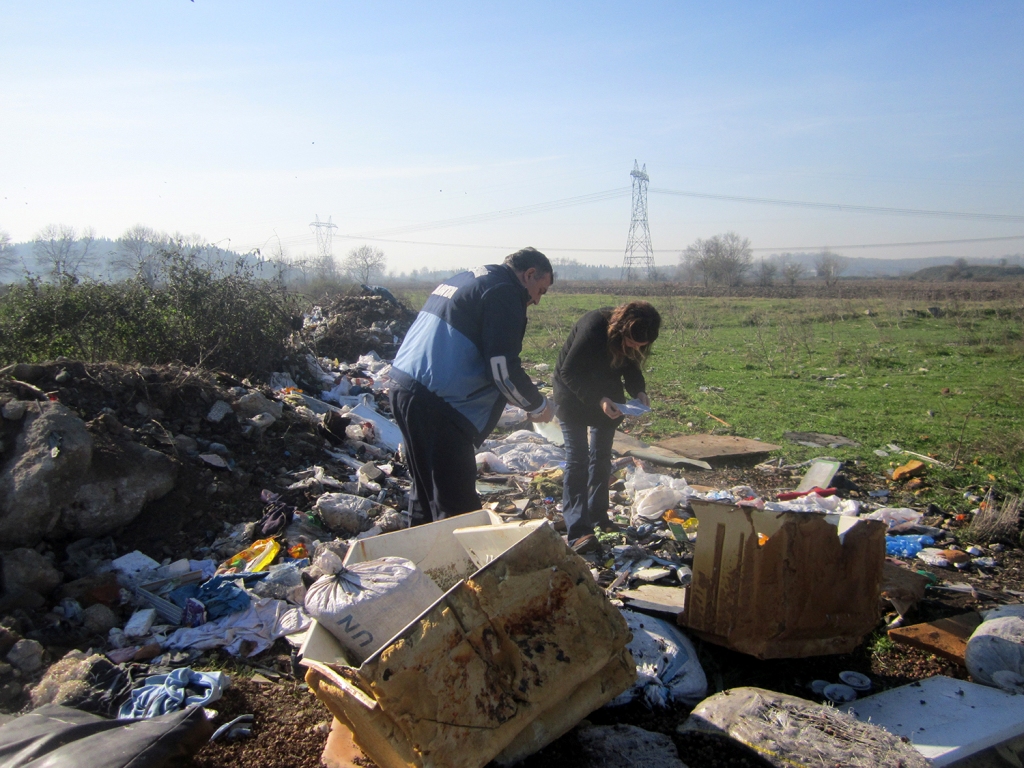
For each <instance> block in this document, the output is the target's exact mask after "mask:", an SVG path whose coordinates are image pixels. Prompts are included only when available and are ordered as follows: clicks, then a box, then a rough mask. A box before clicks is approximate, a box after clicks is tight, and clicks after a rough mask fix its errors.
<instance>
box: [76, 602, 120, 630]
mask: <svg viewBox="0 0 1024 768" xmlns="http://www.w3.org/2000/svg"><path fill="white" fill-rule="evenodd" d="M82 623H83V624H84V625H85V628H86V629H87V630H88V631H89V632H92V633H93V634H94V635H106V634H107V633H108V632H109V631H110V630H111V629H113V628H114V627H116V626H117V625H118V623H119V622H118V620H117V614H116V613H114V612H113V611H112V610H110V609H109V608H108V607H107V606H105V605H103V603H96V604H95V605H90V606H89V607H88V608H86V609H85V610H84V611H82Z"/></svg>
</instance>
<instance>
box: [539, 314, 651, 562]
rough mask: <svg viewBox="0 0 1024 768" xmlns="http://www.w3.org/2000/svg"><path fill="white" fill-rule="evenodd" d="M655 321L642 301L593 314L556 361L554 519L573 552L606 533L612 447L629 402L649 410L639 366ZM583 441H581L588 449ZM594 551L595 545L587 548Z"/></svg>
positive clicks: (647, 351)
mask: <svg viewBox="0 0 1024 768" xmlns="http://www.w3.org/2000/svg"><path fill="white" fill-rule="evenodd" d="M660 328H661V315H659V314H658V310H656V309H655V308H654V307H652V306H651V305H650V304H648V303H647V302H646V301H634V302H631V303H629V304H623V305H622V306H619V307H615V309H595V310H594V311H592V312H588V313H587V314H585V315H584V316H583V317H581V318H580V319H579V321H577V323H576V325H574V326H573V328H572V331H570V332H569V338H568V339H566V340H565V344H564V345H563V346H562V351H561V352H560V353H559V354H558V367H557V368H556V370H555V375H554V385H555V405H556V409H557V410H556V413H557V415H558V418H559V420H560V421H561V422H562V434H563V435H564V437H565V458H566V466H565V480H564V486H563V490H562V514H563V515H564V516H565V527H566V529H567V530H568V538H569V544H570V545H574V546H575V548H576V549H577V551H579V550H580V549H581V547H582V546H583V545H586V544H588V543H589V541H590V540H589V539H586V540H585V537H588V536H589V537H590V538H591V539H592V538H593V533H594V527H595V526H598V527H601V528H606V527H608V526H609V524H610V521H609V519H608V479H609V476H610V475H611V457H612V441H613V440H614V437H615V429H616V427H618V425H619V423H620V422H621V421H622V419H623V415H622V412H621V411H620V410H619V409H618V408H617V407H616V403H624V402H626V398H625V394H624V392H623V382H625V389H626V391H628V392H629V394H630V395H631V396H632V397H634V398H636V399H637V400H639V401H640V402H641V403H643V404H644V405H647V406H649V405H650V400H649V398H648V397H647V391H646V390H647V386H646V383H645V381H644V375H643V373H642V372H641V370H640V366H641V365H642V364H643V362H644V361H645V360H646V359H647V356H648V355H649V354H650V351H651V344H653V343H654V340H655V339H657V338H658V331H659V329H660ZM588 433H589V441H588ZM595 543H596V542H595Z"/></svg>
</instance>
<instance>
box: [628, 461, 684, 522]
mask: <svg viewBox="0 0 1024 768" xmlns="http://www.w3.org/2000/svg"><path fill="white" fill-rule="evenodd" d="M625 486H626V495H627V496H629V497H630V498H631V499H633V509H632V512H631V514H630V519H631V521H632V522H633V523H634V524H638V525H639V524H640V523H644V522H654V521H655V520H660V519H661V516H662V515H663V514H664V513H665V510H668V509H672V508H673V507H675V506H677V505H679V504H684V503H686V502H687V501H688V500H689V498H690V497H691V496H694V495H696V494H695V492H694V490H693V489H692V488H691V487H690V486H689V484H688V483H687V482H686V480H684V479H683V478H681V477H672V476H671V475H663V474H660V473H658V472H645V471H644V470H643V468H641V467H636V468H634V470H633V471H632V472H630V473H629V474H628V475H627V476H626V482H625Z"/></svg>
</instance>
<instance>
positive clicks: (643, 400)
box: [636, 392, 651, 408]
mask: <svg viewBox="0 0 1024 768" xmlns="http://www.w3.org/2000/svg"><path fill="white" fill-rule="evenodd" d="M636 399H637V400H639V401H640V402H641V403H643V404H644V405H646V406H647V407H648V408H650V407H651V398H649V397H648V396H647V393H646V392H641V393H640V394H639V395H637V396H636Z"/></svg>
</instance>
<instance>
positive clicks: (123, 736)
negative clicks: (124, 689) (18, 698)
mask: <svg viewBox="0 0 1024 768" xmlns="http://www.w3.org/2000/svg"><path fill="white" fill-rule="evenodd" d="M212 733H213V725H212V724H211V723H210V722H209V721H208V720H207V719H206V715H205V714H204V713H203V710H202V708H201V707H192V708H190V709H186V710H183V711H181V712H172V713H170V714H167V715H161V716H160V717H153V718H149V719H146V720H108V719H106V718H103V717H100V716H98V715H93V714H90V713H88V712H82V711H80V710H77V709H72V708H71V707H63V706H60V705H58V704H48V705H46V706H43V707H39V709H36V710H34V711H32V712H29V713H28V714H26V715H22V716H21V717H17V718H15V719H13V720H8V721H7V722H5V723H3V724H0V768H167V767H169V766H176V765H182V764H184V763H185V761H186V760H188V759H189V758H190V757H192V755H194V754H195V753H196V752H198V751H199V750H200V749H202V747H203V746H204V745H205V744H206V743H207V742H208V741H209V739H210V735H211V734H212Z"/></svg>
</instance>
